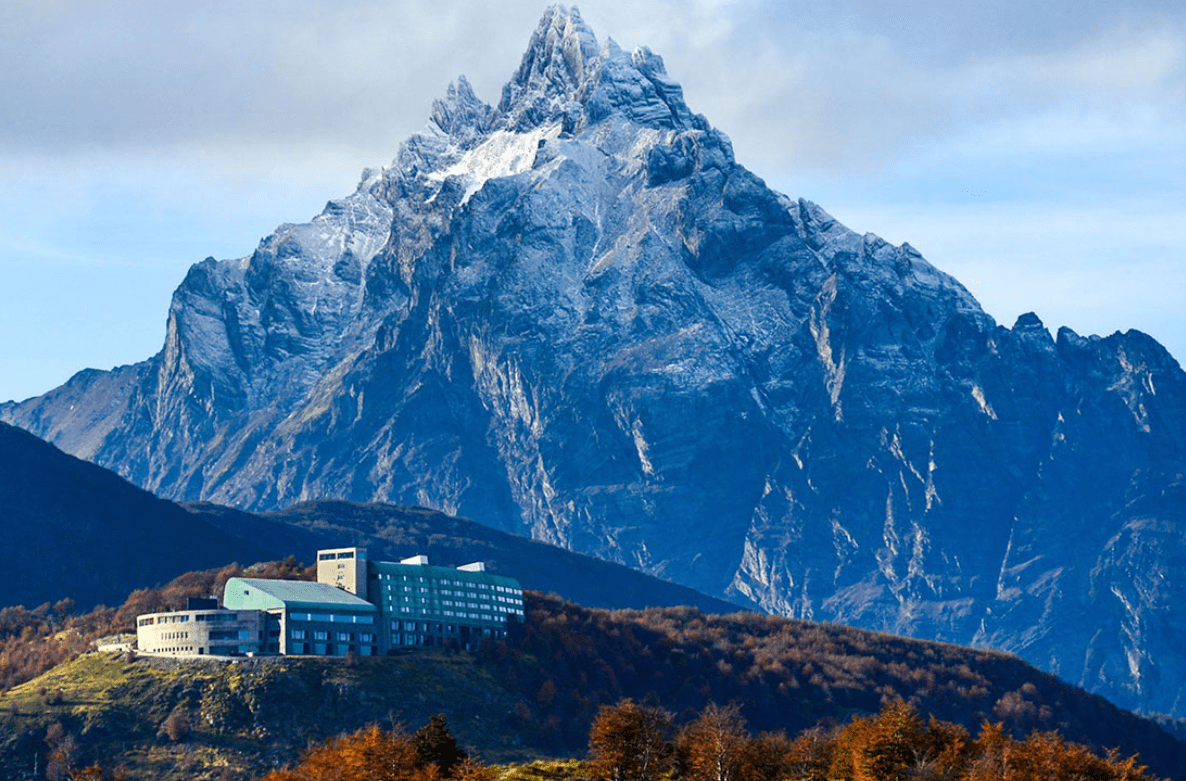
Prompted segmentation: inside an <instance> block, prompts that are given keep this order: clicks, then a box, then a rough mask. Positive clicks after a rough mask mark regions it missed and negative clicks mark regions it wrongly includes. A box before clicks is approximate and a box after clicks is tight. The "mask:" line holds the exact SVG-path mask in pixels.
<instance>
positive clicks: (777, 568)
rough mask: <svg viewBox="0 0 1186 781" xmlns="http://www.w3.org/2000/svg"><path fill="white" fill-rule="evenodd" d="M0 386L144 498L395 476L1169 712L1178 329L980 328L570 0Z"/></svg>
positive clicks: (1178, 668) (260, 496)
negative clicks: (107, 365)
mask: <svg viewBox="0 0 1186 781" xmlns="http://www.w3.org/2000/svg"><path fill="white" fill-rule="evenodd" d="M90 389H93V390H90ZM79 403H82V405H83V406H82V409H85V410H102V412H101V413H100V412H90V413H87V414H82V415H80V414H79V413H78V412H77V411H76V405H78V404H79ZM0 417H3V419H5V420H9V421H13V422H16V423H18V424H19V425H22V426H25V427H27V428H30V429H31V430H33V431H34V432H36V433H38V434H41V435H43V436H47V437H48V438H50V439H51V440H53V441H55V442H59V443H61V444H62V446H63V447H67V448H72V447H73V448H75V449H76V450H77V451H78V452H83V453H85V455H86V456H87V457H89V458H92V459H93V460H95V461H96V462H98V463H100V464H103V465H105V466H108V467H110V468H112V469H115V470H116V471H117V472H119V473H120V474H122V475H124V476H126V477H128V478H130V479H132V480H134V481H135V482H137V483H138V484H140V485H142V486H144V487H147V488H149V489H151V490H153V491H156V492H159V493H160V494H162V495H164V496H168V497H171V498H177V499H187V500H194V499H208V500H213V501H217V502H223V503H227V504H232V505H236V506H240V507H243V508H251V509H264V508H274V507H279V506H284V505H288V504H290V503H293V502H296V501H299V500H304V499H310V498H323V497H338V498H346V499H355V500H372V499H378V500H386V501H394V502H401V503H418V504H425V505H429V506H432V507H436V508H439V509H442V510H445V511H447V512H450V513H454V514H462V515H465V516H468V517H471V518H474V519H476V520H479V521H481V522H482V523H485V524H488V525H491V526H494V527H497V528H500V529H503V530H508V531H515V532H520V533H523V534H528V535H530V536H532V537H534V538H536V539H540V540H545V541H548V542H553V543H557V544H560V545H563V546H565V547H568V548H571V549H574V550H579V551H584V552H589V553H594V554H596V555H598V556H602V557H604V558H608V559H612V560H615V561H619V562H623V563H628V564H630V565H632V566H634V567H637V568H640V569H643V570H645V571H647V572H650V573H653V574H658V575H662V576H664V577H667V578H670V579H673V580H676V581H679V582H681V583H684V584H687V585H690V586H693V587H695V588H698V589H701V590H703V591H706V592H708V593H713V594H718V595H730V596H732V597H733V598H742V597H744V598H746V599H749V600H750V601H752V602H753V603H754V604H756V605H758V606H761V607H762V608H764V609H767V610H770V611H773V612H777V613H781V614H784V615H790V616H797V617H805V618H815V619H824V620H831V621H842V622H847V623H852V624H856V625H859V626H863V627H870V628H876V629H884V630H889V631H893V632H899V633H903V634H909V635H915V636H919V637H928V638H937V639H942V640H949V641H955V642H963V643H977V644H982V645H988V646H992V647H995V648H1002V649H1006V650H1011V651H1015V652H1017V653H1018V654H1020V655H1022V656H1024V657H1025V658H1027V659H1030V660H1032V661H1034V662H1036V663H1038V664H1040V665H1042V666H1043V667H1045V668H1046V669H1049V670H1053V671H1056V672H1058V673H1059V674H1060V675H1062V676H1063V677H1065V678H1066V679H1068V680H1070V681H1074V682H1082V683H1084V684H1085V685H1087V686H1088V687H1090V688H1092V689H1093V690H1095V691H1100V692H1103V693H1106V694H1108V696H1111V697H1113V698H1115V699H1116V701H1117V702H1120V703H1122V704H1124V705H1127V706H1135V707H1140V708H1143V709H1145V710H1152V711H1167V712H1174V713H1182V712H1183V705H1184V703H1182V702H1181V699H1180V698H1181V697H1182V694H1183V692H1184V691H1186V665H1184V664H1183V662H1182V661H1181V654H1180V653H1179V651H1180V649H1181V647H1182V646H1183V642H1184V641H1186V637H1184V634H1186V621H1184V620H1183V618H1184V616H1183V614H1182V611H1183V608H1182V607H1181V605H1182V604H1183V601H1182V600H1181V599H1178V598H1177V595H1178V593H1179V591H1181V590H1182V588H1183V585H1182V583H1183V581H1182V577H1183V576H1182V575H1181V572H1182V569H1181V568H1179V567H1176V565H1175V562H1177V561H1178V559H1179V558H1180V557H1181V556H1182V555H1183V552H1184V551H1186V548H1184V547H1183V533H1184V529H1186V527H1184V526H1183V517H1182V514H1183V511H1182V509H1181V508H1182V507H1183V503H1182V501H1181V500H1182V488H1181V484H1182V475H1183V473H1184V472H1186V469H1184V462H1186V444H1184V443H1186V436H1184V434H1186V376H1184V375H1183V372H1182V371H1181V369H1180V367H1179V366H1178V364H1177V363H1176V362H1175V361H1174V360H1173V358H1171V357H1170V356H1169V355H1168V354H1167V353H1166V352H1165V350H1164V349H1163V348H1161V347H1160V346H1159V345H1158V344H1157V343H1156V342H1155V341H1153V340H1152V339H1150V338H1149V337H1147V336H1145V335H1143V334H1140V333H1137V332H1133V331H1130V332H1128V333H1124V334H1119V333H1118V334H1114V335H1112V336H1109V337H1106V338H1099V337H1081V336H1078V335H1076V334H1074V333H1072V332H1070V331H1068V330H1066V329H1063V330H1061V331H1059V333H1058V336H1057V338H1052V337H1051V335H1050V333H1049V332H1048V331H1047V329H1046V328H1045V327H1044V326H1043V325H1042V323H1041V322H1040V321H1039V320H1038V318H1037V317H1035V316H1033V315H1026V316H1023V317H1022V318H1021V319H1019V320H1018V322H1017V323H1016V324H1015V325H1014V326H1013V327H1012V328H1006V327H1002V326H999V325H997V324H996V323H994V322H993V320H992V319H991V318H990V317H989V316H988V315H987V314H985V313H984V312H983V311H982V310H981V308H980V306H979V305H978V304H977V302H976V301H975V299H974V298H973V297H972V295H971V294H969V292H968V291H967V290H965V289H964V288H963V287H962V286H961V285H960V284H959V283H958V282H956V281H955V280H954V279H952V278H951V277H949V276H947V275H946V274H944V273H942V272H941V271H939V270H937V269H936V268H935V267H934V266H932V265H931V264H930V263H928V262H927V261H926V260H924V259H923V258H922V257H921V256H920V255H919V254H918V252H916V251H915V250H914V249H913V248H912V247H910V246H909V245H902V246H900V247H898V246H893V245H890V244H888V243H886V242H885V241H882V240H881V239H879V238H877V237H876V236H873V235H871V234H865V235H860V234H857V233H854V232H852V231H850V230H849V229H847V228H845V227H844V226H842V225H840V224H839V223H837V222H836V221H835V220H834V219H833V218H832V217H830V216H829V215H828V214H827V213H826V212H825V211H823V210H822V209H821V208H820V207H818V206H816V205H814V204H812V203H810V202H808V201H804V200H798V201H795V200H791V199H788V198H786V197H785V196H782V195H780V194H778V193H775V192H773V191H771V190H770V189H769V188H767V187H766V186H765V184H764V183H763V182H762V181H761V180H760V179H759V178H758V177H756V176H754V175H753V174H752V173H750V172H749V171H747V170H745V169H744V168H742V167H741V166H739V165H738V164H737V163H736V162H735V160H734V157H733V153H732V149H731V147H730V144H729V141H728V139H727V138H726V137H725V136H724V135H723V134H722V133H721V132H720V131H718V130H716V129H714V128H712V127H711V126H710V125H709V123H708V122H707V121H706V120H705V119H704V118H703V117H701V116H698V115H696V114H693V113H692V112H691V111H690V110H689V109H688V107H687V106H686V104H685V102H684V100H683V96H682V92H681V90H680V88H679V87H678V85H676V84H675V83H674V82H673V81H672V80H671V79H670V78H669V77H668V76H667V75H666V73H665V71H664V68H663V63H662V61H661V60H660V58H658V57H657V56H656V55H654V54H652V53H651V52H649V51H647V50H645V49H639V50H637V51H634V52H632V53H628V52H625V51H623V50H621V49H619V48H618V47H617V46H616V45H615V44H613V43H612V42H610V43H608V44H607V45H605V46H600V45H598V44H597V42H596V39H595V38H594V36H593V34H592V32H591V31H590V30H589V29H588V28H587V27H586V25H585V24H584V23H583V22H582V21H581V19H580V17H579V15H578V14H577V13H576V12H575V11H568V10H566V9H563V8H554V9H551V10H549V11H548V12H547V14H545V16H544V19H543V20H542V22H541V25H540V27H539V29H538V30H537V31H536V33H535V34H534V35H533V37H532V39H531V44H530V47H529V50H528V52H527V54H526V55H525V56H524V59H523V62H522V65H521V66H520V68H519V70H518V72H517V73H516V74H515V76H514V77H513V78H512V80H511V81H510V82H509V83H508V85H507V86H506V88H505V89H504V91H503V95H502V99H501V100H500V102H499V103H498V105H497V106H488V105H486V104H484V103H482V102H481V101H480V100H479V99H478V98H477V97H475V96H474V94H473V92H472V90H471V89H470V87H469V85H468V84H467V83H465V82H464V80H463V81H461V82H459V83H458V84H457V85H456V86H455V87H453V88H451V89H450V90H449V93H448V95H447V96H446V98H445V99H444V100H442V101H441V102H439V103H438V104H437V105H436V106H434V109H433V113H432V120H431V122H430V124H429V127H428V129H427V130H425V131H424V132H423V133H421V134H419V135H417V136H414V137H413V138H411V139H409V140H408V141H407V142H406V143H405V144H404V145H403V147H402V148H401V149H400V152H399V155H398V156H397V158H396V159H395V161H394V162H393V164H392V166H391V167H389V168H386V169H384V170H383V171H378V172H367V173H366V174H365V175H364V177H363V181H362V183H361V184H360V186H359V188H358V190H357V191H356V192H355V193H354V194H353V195H351V196H349V197H348V198H346V199H343V200H341V201H335V202H332V203H331V204H329V206H328V207H327V208H326V211H325V212H324V213H323V214H322V215H320V216H319V217H317V218H316V219H315V220H313V222H311V223H310V224H308V225H303V226H282V227H281V228H280V229H279V230H278V231H277V232H276V233H275V234H273V235H272V236H270V237H269V238H267V239H265V240H264V241H263V242H262V243H261V245H260V247H259V248H258V249H257V250H256V252H255V253H254V254H252V255H251V256H250V257H247V258H244V259H242V260H232V261H214V260H207V261H205V262H203V263H200V264H198V265H197V266H195V267H194V268H193V270H192V271H191V272H190V274H189V275H188V276H187V278H186V279H185V281H184V282H183V283H182V285H181V286H180V288H178V290H177V293H176V294H175V296H174V300H173V305H172V308H171V311H170V315H169V324H168V330H167V336H166V342H165V347H164V349H163V350H162V351H161V353H159V354H158V355H157V356H155V357H153V358H152V359H150V360H149V361H147V362H145V363H143V364H140V365H138V366H135V367H129V368H125V369H123V370H119V372H117V374H116V375H111V376H110V377H109V378H107V379H103V380H98V379H96V378H95V376H94V375H93V374H88V375H80V376H79V377H76V378H75V379H73V380H71V381H70V383H68V384H67V385H66V386H65V387H64V388H62V389H59V390H57V391H54V392H53V393H52V394H50V395H48V396H46V397H42V398H41V399H34V400H30V401H28V402H24V403H22V404H19V405H10V406H6V407H4V408H3V409H2V410H0Z"/></svg>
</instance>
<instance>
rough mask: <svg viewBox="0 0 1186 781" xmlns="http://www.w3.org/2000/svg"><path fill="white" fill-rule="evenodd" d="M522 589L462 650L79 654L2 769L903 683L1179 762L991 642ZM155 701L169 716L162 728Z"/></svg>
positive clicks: (11, 741) (544, 749) (41, 699)
mask: <svg viewBox="0 0 1186 781" xmlns="http://www.w3.org/2000/svg"><path fill="white" fill-rule="evenodd" d="M181 580H184V579H181ZM526 601H527V620H526V621H525V622H524V623H523V624H521V625H517V626H515V627H513V628H512V639H511V641H510V642H507V643H499V644H491V645H487V646H486V647H484V648H483V649H482V650H481V651H480V652H475V653H466V652H461V653H458V652H448V651H445V650H436V649H420V650H417V651H412V652H403V653H400V654H398V655H396V656H394V657H384V658H371V659H365V658H364V659H358V660H356V661H355V662H354V663H344V662H342V661H341V660H326V659H317V658H312V657H305V658H297V657H275V658H270V659H267V658H259V659H251V660H241V661H238V662H234V663H225V662H223V663H219V662H217V661H196V660H194V661H186V662H182V661H178V660H170V659H152V658H148V657H140V658H138V659H136V660H135V661H131V662H129V661H128V660H127V659H126V657H125V656H124V655H122V654H89V655H86V656H83V657H81V658H79V659H76V660H74V661H72V662H70V663H67V664H63V665H60V666H58V667H56V668H54V669H53V670H51V671H49V672H48V673H46V674H45V675H42V676H41V677H39V678H36V679H34V680H31V681H28V682H26V683H24V684H22V685H20V686H17V687H14V688H13V689H12V690H11V691H9V692H8V693H7V694H5V695H2V696H0V774H3V776H4V777H5V778H14V777H17V776H18V775H19V774H20V773H22V772H23V771H25V770H27V769H28V768H30V767H32V765H33V762H34V760H33V757H34V756H35V755H37V754H39V753H43V752H45V750H46V737H47V731H48V730H49V728H50V726H51V725H52V724H54V723H55V722H57V723H59V724H61V725H62V727H63V728H64V730H65V731H66V732H68V733H69V734H70V735H72V736H73V737H74V738H75V745H76V749H77V754H78V758H79V760H80V761H82V762H88V761H95V760H96V759H99V760H101V761H103V762H105V763H106V764H108V765H112V764H117V763H118V764H122V765H125V766H127V769H128V772H129V776H130V777H132V778H152V779H158V780H160V781H167V780H168V779H182V778H184V779H195V778H220V777H228V776H229V775H230V774H229V773H227V772H226V771H225V770H222V768H224V767H230V768H233V769H235V770H237V771H238V773H239V775H237V776H234V777H241V778H253V777H258V775H259V774H260V773H262V772H265V771H266V770H267V769H269V768H271V767H275V766H277V765H279V764H283V763H285V762H290V761H292V760H294V759H295V758H296V757H297V756H298V754H299V753H300V752H301V751H302V750H303V749H304V748H306V747H307V746H308V744H309V743H310V742H311V741H319V740H323V739H325V738H328V737H332V736H334V735H338V734H341V733H342V732H348V731H350V730H354V729H358V728H361V727H363V726H365V725H368V724H376V723H377V724H381V725H384V726H387V725H389V724H392V723H397V724H399V723H402V724H403V725H405V726H406V727H408V728H410V729H415V728H416V727H417V726H419V725H420V724H422V723H424V722H425V721H427V719H428V718H429V717H430V716H432V715H433V714H436V713H444V714H445V717H446V719H447V721H448V723H449V725H450V727H451V729H452V730H453V731H454V733H455V734H456V735H457V736H458V739H459V740H460V741H461V742H462V744H463V745H466V746H471V747H475V748H476V749H477V750H478V752H479V753H480V754H481V756H482V757H483V758H484V759H486V760H487V761H507V760H523V759H527V758H530V757H533V756H538V755H540V754H543V755H552V756H557V755H559V756H566V755H567V756H574V755H580V754H582V753H583V749H584V747H585V746H586V743H587V736H588V733H589V726H590V723H591V722H592V720H593V718H594V717H595V716H596V714H597V711H598V709H599V707H600V706H602V705H612V704H614V703H616V702H618V701H619V699H620V698H622V697H631V698H634V699H635V700H636V701H645V702H649V703H654V704H658V705H661V706H663V707H665V708H668V709H670V710H671V711H673V712H674V713H675V714H676V715H677V716H678V717H679V719H680V721H681V722H683V723H686V722H687V721H689V720H691V717H692V716H693V715H694V714H695V713H696V712H697V711H700V710H701V709H703V708H704V707H705V705H706V704H708V703H709V702H717V703H730V702H735V703H738V704H739V705H740V706H741V708H742V711H743V713H744V715H745V717H746V719H747V720H748V721H749V723H750V725H751V726H752V727H753V728H754V729H755V730H769V731H775V730H786V731H787V733H788V734H790V735H792V736H793V735H794V734H796V733H797V732H799V731H801V730H804V729H809V728H811V727H813V726H815V725H816V724H820V723H823V724H825V725H826V724H828V723H829V722H830V723H844V722H846V721H847V720H848V719H849V718H850V717H851V716H853V715H854V714H862V713H875V712H877V711H878V710H880V709H881V707H882V705H883V704H884V703H886V702H890V701H893V700H895V699H898V698H902V699H907V700H909V701H911V702H912V703H914V704H915V705H916V707H917V708H918V710H919V711H920V712H922V713H924V714H932V715H934V716H936V717H937V718H940V719H944V720H948V721H953V722H956V723H959V724H962V725H964V726H965V727H967V728H968V730H969V731H970V732H971V733H972V734H973V735H975V734H976V733H977V732H978V731H979V728H980V726H981V725H982V724H983V722H984V721H985V720H986V719H990V720H992V721H993V722H1001V723H1002V724H1003V726H1004V729H1005V731H1006V732H1008V733H1012V734H1014V735H1016V736H1018V737H1023V736H1025V735H1026V734H1029V733H1030V731H1031V730H1034V729H1039V730H1042V731H1048V730H1054V729H1057V730H1058V731H1059V732H1060V733H1061V734H1062V735H1063V736H1064V737H1065V738H1066V739H1068V740H1073V741H1075V742H1078V743H1084V744H1087V745H1089V746H1092V747H1093V748H1095V749H1096V750H1097V751H1101V750H1102V749H1105V748H1119V750H1120V753H1121V755H1122V756H1129V755H1131V754H1133V753H1138V752H1139V754H1140V762H1141V764H1147V765H1149V766H1150V767H1151V768H1152V770H1153V772H1154V773H1156V774H1158V775H1164V776H1169V777H1172V778H1179V779H1180V778H1183V777H1186V750H1184V747H1183V744H1182V743H1180V742H1178V741H1176V740H1174V739H1173V738H1172V737H1171V736H1170V735H1168V734H1167V733H1166V732H1164V731H1163V730H1162V729H1160V728H1159V727H1158V726H1157V725H1155V724H1153V723H1152V722H1150V721H1148V720H1146V719H1142V718H1139V717H1137V716H1135V715H1133V714H1131V713H1126V712H1124V711H1121V710H1119V709H1118V708H1116V707H1115V706H1114V705H1112V704H1111V703H1109V702H1107V701H1106V700H1104V699H1103V698H1101V697H1098V696H1093V695H1089V694H1087V693H1086V692H1084V691H1082V690H1081V689H1077V688H1075V687H1073V686H1069V685H1068V684H1066V683H1064V682H1062V681H1060V680H1058V679H1057V678H1055V677H1054V676H1051V675H1047V674H1044V673H1042V672H1040V671H1038V670H1036V669H1034V668H1033V667H1032V666H1030V665H1028V664H1025V663H1024V662H1022V661H1021V660H1019V659H1017V658H1015V657H1011V656H1008V655H1006V654H1001V653H996V652H989V651H975V650H970V649H967V648H958V647H956V646H951V645H942V644H937V643H928V642H921V641H917V640H906V639H903V638H898V637H888V636H885V635H880V634H877V633H874V632H869V631H865V630H859V629H852V628H848V627H840V626H835V625H831V626H829V625H822V624H813V623H809V622H803V621H793V620H788V619H783V618H777V617H773V616H764V615H759V614H754V613H750V614H735V615H731V616H705V615H703V614H701V613H699V612H697V611H696V610H694V609H691V608H667V609H655V610H647V611H634V610H629V611H604V610H591V609H589V608H585V607H581V606H578V605H573V604H571V603H566V602H564V601H562V600H560V599H557V598H554V597H543V596H541V595H539V594H535V593H531V592H529V593H528V594H527V600H526ZM171 718H172V719H173V722H174V723H175V724H177V723H179V724H180V725H183V726H182V728H180V729H177V728H174V729H172V730H170V728H169V727H168V726H167V725H168V723H169V720H170V719H171ZM1101 753H1102V751H1101ZM220 773H221V775H220Z"/></svg>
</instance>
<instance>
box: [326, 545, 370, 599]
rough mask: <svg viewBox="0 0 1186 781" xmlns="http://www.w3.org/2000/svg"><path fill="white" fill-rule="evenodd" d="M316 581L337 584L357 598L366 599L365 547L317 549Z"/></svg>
mask: <svg viewBox="0 0 1186 781" xmlns="http://www.w3.org/2000/svg"><path fill="white" fill-rule="evenodd" d="M317 582H318V583H328V584H329V585H331V586H337V587H338V588H340V589H345V590H346V591H349V592H350V593H351V594H353V595H355V596H356V597H358V598H359V599H366V598H367V551H366V548H334V549H332V550H319V551H317Z"/></svg>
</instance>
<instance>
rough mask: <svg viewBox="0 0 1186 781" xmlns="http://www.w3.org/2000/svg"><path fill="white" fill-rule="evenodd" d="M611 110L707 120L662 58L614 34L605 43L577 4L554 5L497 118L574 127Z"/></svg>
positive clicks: (506, 122) (650, 120) (649, 119)
mask: <svg viewBox="0 0 1186 781" xmlns="http://www.w3.org/2000/svg"><path fill="white" fill-rule="evenodd" d="M614 113H620V114H622V115H624V116H626V117H627V118H629V119H630V120H632V121H634V122H637V123H639V124H643V125H647V126H652V127H664V128H691V127H696V128H700V129H707V127H708V124H707V122H705V121H704V120H703V119H702V118H700V117H697V116H695V115H693V114H692V112H691V111H689V110H688V107H687V105H685V103H684V98H683V90H682V89H681V88H680V86H679V85H678V84H676V83H675V82H673V81H672V80H671V79H670V78H668V76H667V72H666V70H665V69H664V67H663V60H662V58H660V57H658V56H657V55H655V54H653V53H651V51H650V50H649V49H646V48H639V49H637V50H635V51H634V52H633V54H628V53H626V52H624V51H622V49H620V48H619V47H618V45H617V44H616V43H614V42H613V41H612V40H611V41H609V42H608V43H607V45H606V46H605V47H604V48H602V47H601V46H599V44H598V43H597V36H596V35H594V34H593V30H592V29H590V27H589V26H588V25H587V24H585V21H584V20H583V19H582V18H581V15H580V12H579V11H578V10H577V9H576V8H575V7H572V8H569V7H565V6H562V5H554V6H551V7H550V8H548V9H547V10H546V11H545V12H544V15H543V18H541V19H540V23H539V26H538V27H537V28H536V30H535V32H534V33H533V34H532V36H531V41H530V43H529V45H528V47H527V52H526V54H524V55H523V60H522V62H521V63H520V65H519V69H518V71H516V73H515V75H514V77H512V78H511V80H510V81H509V82H508V83H507V84H506V86H505V87H503V91H502V100H501V101H500V102H499V104H498V108H497V110H496V111H495V118H494V120H493V122H494V123H496V124H497V125H499V126H501V127H504V128H506V129H509V130H525V129H527V128H530V127H536V126H539V125H542V124H544V123H548V122H555V121H557V120H560V121H562V122H563V123H564V125H565V129H566V130H577V129H579V128H580V127H581V126H584V125H588V124H592V123H596V122H599V121H601V120H602V119H605V118H606V117H608V116H610V115H611V114H614Z"/></svg>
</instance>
